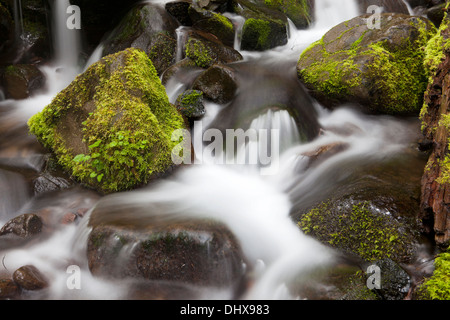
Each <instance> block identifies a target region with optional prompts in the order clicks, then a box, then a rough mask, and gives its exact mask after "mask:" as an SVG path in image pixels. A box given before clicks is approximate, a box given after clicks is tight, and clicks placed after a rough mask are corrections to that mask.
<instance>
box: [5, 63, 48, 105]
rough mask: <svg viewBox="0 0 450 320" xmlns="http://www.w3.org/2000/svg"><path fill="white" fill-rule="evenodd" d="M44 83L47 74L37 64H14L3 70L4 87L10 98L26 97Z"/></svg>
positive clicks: (6, 94) (7, 96)
mask: <svg viewBox="0 0 450 320" xmlns="http://www.w3.org/2000/svg"><path fill="white" fill-rule="evenodd" d="M44 83H45V76H44V74H43V73H42V72H41V71H40V70H39V68H38V67H36V66H35V65H12V66H9V67H7V68H6V69H5V70H4V72H3V87H4V88H5V96H6V98H8V99H26V98H28V97H29V96H30V95H32V94H33V92H35V91H37V90H39V89H41V88H42V87H43V86H44Z"/></svg>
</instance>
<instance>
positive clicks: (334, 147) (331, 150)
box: [301, 142, 349, 167]
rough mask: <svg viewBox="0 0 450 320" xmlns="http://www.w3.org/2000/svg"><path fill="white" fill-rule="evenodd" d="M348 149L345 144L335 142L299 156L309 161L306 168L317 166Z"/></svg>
mask: <svg viewBox="0 0 450 320" xmlns="http://www.w3.org/2000/svg"><path fill="white" fill-rule="evenodd" d="M348 147H349V146H348V144H346V143H342V142H335V143H330V144H327V145H323V146H320V147H318V148H317V149H315V150H312V151H308V152H304V153H302V154H301V155H302V156H304V157H307V158H308V159H309V161H308V167H311V166H317V165H318V164H320V163H321V162H323V161H325V160H326V159H328V158H329V157H332V156H333V155H335V154H336V153H339V152H342V151H345V150H346V149H347V148H348Z"/></svg>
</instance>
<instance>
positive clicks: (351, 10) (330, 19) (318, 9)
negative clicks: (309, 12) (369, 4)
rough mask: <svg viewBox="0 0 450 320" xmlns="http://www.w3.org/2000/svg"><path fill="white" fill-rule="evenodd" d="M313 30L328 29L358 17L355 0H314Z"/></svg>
mask: <svg viewBox="0 0 450 320" xmlns="http://www.w3.org/2000/svg"><path fill="white" fill-rule="evenodd" d="M314 15H315V23H314V28H318V29H329V28H331V27H334V26H335V25H337V24H339V23H341V22H343V21H346V20H349V19H352V18H354V17H356V16H358V15H359V10H358V3H357V2H356V1H355V0H316V1H315V4H314Z"/></svg>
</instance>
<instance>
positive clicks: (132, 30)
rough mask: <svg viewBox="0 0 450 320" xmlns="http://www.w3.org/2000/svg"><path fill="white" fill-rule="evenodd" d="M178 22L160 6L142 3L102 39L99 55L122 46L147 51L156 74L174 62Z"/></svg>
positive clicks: (118, 49) (120, 48)
mask: <svg viewBox="0 0 450 320" xmlns="http://www.w3.org/2000/svg"><path fill="white" fill-rule="evenodd" d="M177 27H178V22H177V21H176V20H175V19H174V18H173V17H172V16H171V15H170V14H169V13H167V12H166V11H165V10H164V9H163V8H161V7H159V6H157V5H154V4H150V3H146V4H140V5H137V6H135V7H133V9H131V10H130V11H129V12H128V13H127V14H126V15H125V16H124V17H123V19H122V20H121V22H120V23H119V25H118V26H117V27H116V28H115V29H114V30H113V31H112V32H111V33H110V34H109V35H108V37H107V38H106V40H105V41H103V46H104V49H103V56H106V55H109V54H112V53H116V52H119V51H122V50H125V49H126V48H130V47H133V48H138V49H141V50H143V51H145V52H146V53H147V55H148V56H149V58H150V59H151V60H152V62H153V64H154V66H155V68H156V70H157V72H158V74H161V73H162V72H163V71H164V70H166V69H167V68H168V67H169V66H171V65H172V64H173V63H175V58H176V49H177V40H176V39H177V36H176V32H175V30H176V28H177Z"/></svg>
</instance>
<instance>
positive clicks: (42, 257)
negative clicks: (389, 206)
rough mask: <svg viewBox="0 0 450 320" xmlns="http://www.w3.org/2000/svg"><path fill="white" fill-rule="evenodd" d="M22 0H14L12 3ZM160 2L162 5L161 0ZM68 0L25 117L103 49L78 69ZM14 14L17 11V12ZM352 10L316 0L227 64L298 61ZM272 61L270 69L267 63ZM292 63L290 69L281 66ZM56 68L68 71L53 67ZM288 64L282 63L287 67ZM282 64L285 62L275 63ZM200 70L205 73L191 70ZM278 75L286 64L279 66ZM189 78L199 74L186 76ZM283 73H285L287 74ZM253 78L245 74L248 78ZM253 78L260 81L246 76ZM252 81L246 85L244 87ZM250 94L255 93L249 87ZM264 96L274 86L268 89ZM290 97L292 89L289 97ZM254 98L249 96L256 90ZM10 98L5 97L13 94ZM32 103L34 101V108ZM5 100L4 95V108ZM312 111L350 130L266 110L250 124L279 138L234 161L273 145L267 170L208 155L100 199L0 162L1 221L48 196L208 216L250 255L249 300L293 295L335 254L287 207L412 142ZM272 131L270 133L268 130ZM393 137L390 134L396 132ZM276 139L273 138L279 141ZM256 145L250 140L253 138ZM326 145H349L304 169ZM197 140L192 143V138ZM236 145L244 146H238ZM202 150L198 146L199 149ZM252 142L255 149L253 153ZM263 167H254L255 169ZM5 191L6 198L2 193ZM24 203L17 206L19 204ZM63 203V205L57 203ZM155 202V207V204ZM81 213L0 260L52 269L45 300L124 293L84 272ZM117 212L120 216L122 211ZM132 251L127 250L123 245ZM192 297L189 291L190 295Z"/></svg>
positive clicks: (163, 215)
mask: <svg viewBox="0 0 450 320" xmlns="http://www.w3.org/2000/svg"><path fill="white" fill-rule="evenodd" d="M16 3H19V4H20V0H18V1H16ZM158 3H165V0H164V1H158ZM69 5H70V2H69V1H68V0H55V2H54V7H53V10H54V12H53V14H54V23H55V27H54V32H55V34H54V41H55V43H54V45H55V51H56V58H55V61H54V66H48V67H45V68H43V70H44V71H45V72H46V75H47V81H49V82H50V86H49V87H48V89H47V90H48V91H47V92H45V94H42V95H39V96H37V97H33V98H31V99H29V100H28V101H25V102H17V103H16V107H17V109H18V110H20V112H21V116H22V118H21V121H22V123H24V122H25V121H26V120H27V119H28V118H29V116H31V115H32V114H34V113H36V112H37V111H39V110H37V109H38V108H39V109H42V108H43V107H44V106H45V105H46V104H47V103H49V102H50V101H51V98H52V97H53V96H54V95H55V94H56V93H57V92H58V91H59V90H61V89H62V88H63V86H66V85H67V84H68V83H70V81H71V80H73V78H74V77H75V76H76V74H77V73H79V72H81V71H82V70H85V68H86V67H87V66H88V65H90V64H92V63H93V62H95V61H96V60H98V59H99V58H100V57H101V52H102V49H103V48H102V47H101V45H100V46H99V47H98V48H97V50H96V51H95V52H94V53H93V54H92V56H91V58H90V59H89V61H88V62H87V64H86V66H85V67H84V68H81V67H80V65H79V53H80V41H79V35H78V32H77V31H76V30H69V29H68V28H66V25H65V24H66V19H65V17H67V15H66V9H67V7H68V6H69ZM17 12H19V11H17ZM356 15H358V6H357V1H356V0H351V1H350V0H316V1H315V17H316V20H315V23H314V24H313V25H312V26H311V27H310V28H309V29H307V30H296V29H295V27H294V26H293V24H292V23H289V41H288V44H287V45H285V46H281V47H278V48H274V49H273V50H268V51H267V52H263V53H249V52H245V53H243V56H244V61H243V62H238V63H235V64H234V65H233V67H235V68H239V67H243V66H245V63H247V62H248V61H249V60H250V61H253V62H254V61H256V62H255V63H258V64H260V65H259V66H261V69H263V67H266V66H267V65H270V66H272V68H273V69H272V70H274V69H276V67H277V66H280V68H279V69H281V67H283V68H288V69H289V70H291V69H293V68H294V67H295V61H296V60H297V59H298V57H299V55H300V54H301V52H302V50H303V49H304V48H306V47H307V46H308V45H309V44H311V43H312V42H313V41H316V40H318V39H320V37H321V36H322V35H323V34H324V33H325V32H326V31H327V30H328V29H329V28H331V27H332V26H334V25H336V24H338V23H341V22H343V21H345V20H347V19H350V18H352V17H354V16H356ZM228 17H230V19H232V21H233V22H234V23H235V24H236V25H237V28H236V29H237V32H236V39H235V44H234V46H235V49H239V48H240V45H239V38H240V37H239V33H240V31H241V28H242V25H243V18H242V17H238V16H234V15H228ZM184 31H185V30H184V28H183V27H180V28H178V29H177V35H178V39H177V42H178V51H177V61H178V60H180V59H182V51H181V48H182V43H183V35H184ZM273 65H275V67H273ZM286 66H288V67H286ZM58 68H61V69H62V73H63V74H64V76H63V79H61V73H58V72H55V69H58ZM288 69H286V70H288ZM281 70H284V69H281ZM193 72H197V73H198V72H201V71H198V70H196V71H193ZM281 73H283V72H281ZM188 76H190V77H194V76H195V74H194V73H193V74H191V75H188ZM284 76H285V77H286V78H287V77H289V76H291V74H290V73H289V72H286V74H284ZM249 79H250V77H249ZM250 80H251V81H256V80H254V79H250ZM165 86H166V91H167V94H168V96H169V100H170V102H172V103H173V102H174V101H175V99H176V98H177V96H178V95H179V94H180V93H181V92H183V90H185V89H186V88H187V86H186V84H185V83H183V82H182V81H179V80H178V79H177V77H173V78H171V79H170V81H169V82H168V83H167V84H165ZM248 88H251V86H248ZM248 94H249V95H250V96H249V99H247V100H246V101H253V100H256V99H252V97H251V94H252V92H248ZM269 94H270V93H269ZM295 97H296V96H295ZM253 98H255V97H253ZM8 103H11V102H10V101H9V102H8ZM205 104H206V105H205V107H206V109H207V113H206V116H205V118H203V120H202V122H201V123H202V126H203V128H204V129H205V130H206V129H208V128H210V127H211V126H213V124H214V120H215V119H216V116H217V115H218V114H219V113H220V110H221V109H222V108H223V106H220V105H217V104H213V103H209V102H208V103H205ZM31 105H33V106H32V107H31ZM3 106H5V105H4V104H3V102H0V107H3ZM315 107H316V111H317V118H318V121H319V123H320V125H321V126H322V127H334V128H338V129H346V128H355V130H353V131H352V132H351V133H350V134H348V132H347V131H346V130H342V132H345V134H344V133H343V134H339V132H340V131H339V130H336V131H335V132H334V131H332V132H328V133H326V134H323V135H320V136H319V137H317V139H314V140H312V141H305V140H304V139H301V133H300V132H299V130H298V127H297V125H296V122H295V120H294V119H293V117H292V116H291V114H290V113H289V111H288V110H284V109H269V110H264V112H260V113H259V114H257V115H255V117H254V119H253V120H252V121H250V123H249V130H255V131H257V132H263V131H264V132H271V130H276V132H277V134H278V137H279V140H276V141H271V140H269V141H268V140H256V141H250V142H249V143H248V142H247V143H244V144H242V145H239V146H237V147H238V149H237V150H244V151H243V152H238V155H240V156H242V157H244V160H242V159H240V158H236V159H234V160H236V162H237V163H245V159H247V160H248V159H250V158H251V157H256V158H258V155H256V154H255V153H256V152H258V151H259V150H260V149H261V148H265V150H268V151H269V152H270V151H272V152H273V153H279V157H277V158H276V159H275V158H272V160H274V161H276V163H275V164H276V169H277V170H275V171H273V172H271V174H269V175H261V171H260V170H255V167H254V166H235V165H226V164H217V163H215V162H214V160H217V159H214V157H213V159H211V160H212V161H205V162H204V163H203V164H202V165H200V164H193V165H191V166H190V167H186V168H184V170H181V171H180V172H177V173H176V174H174V176H171V177H170V178H168V179H161V180H159V181H158V182H157V183H153V184H151V185H149V186H146V187H143V188H140V189H139V190H135V191H130V192H124V193H117V194H113V195H108V196H102V197H100V199H97V198H91V197H90V196H86V195H85V193H84V192H83V191H80V190H78V189H76V190H71V191H70V192H68V193H65V192H62V193H60V194H58V199H57V201H56V203H55V199H46V198H45V197H42V198H31V199H30V196H29V195H28V194H27V193H26V192H25V191H24V186H23V184H24V183H23V181H22V180H20V179H19V180H17V183H16V184H15V185H12V187H11V184H8V180H9V179H11V177H10V176H8V175H6V174H3V172H2V171H1V170H0V189H3V188H6V187H7V186H9V187H10V188H11V190H10V192H9V193H6V195H5V194H3V193H2V196H0V201H2V200H3V197H4V196H5V197H14V196H13V195H12V193H14V194H15V195H16V197H15V198H14V200H15V202H14V201H12V202H10V203H6V204H4V202H2V205H3V207H0V221H1V222H5V220H7V217H6V216H5V214H4V212H6V211H8V212H9V211H13V212H14V213H15V214H16V215H17V214H19V213H24V212H27V211H28V210H31V209H33V208H36V207H38V208H39V207H44V205H45V203H46V201H53V202H50V203H52V205H53V206H55V207H58V205H60V204H65V205H66V204H67V203H69V204H70V203H71V202H73V201H80V200H79V198H81V199H83V201H85V202H86V207H90V208H95V209H96V210H102V211H105V212H108V214H111V215H113V216H114V214H118V213H120V212H123V211H121V210H123V209H124V208H125V209H126V210H127V213H128V215H127V217H126V219H128V220H126V221H125V220H124V221H123V222H124V223H126V222H127V221H129V220H133V221H137V222H138V223H139V222H145V221H149V219H154V218H155V216H156V217H157V218H158V219H162V220H164V219H174V220H175V221H177V219H184V220H185V219H191V218H192V219H194V218H208V219H214V220H217V221H220V222H222V223H223V224H225V225H226V226H227V227H228V228H229V230H231V231H232V233H233V234H234V235H235V236H236V238H237V239H238V240H239V243H240V245H241V247H242V250H243V252H244V254H245V256H246V258H247V259H248V263H249V264H250V265H249V267H251V268H253V270H255V272H254V273H253V274H252V275H251V276H252V279H251V280H252V286H251V287H249V288H248V290H246V291H245V292H244V293H243V294H242V297H241V298H245V299H297V298H302V297H299V296H297V295H295V294H292V293H291V292H290V290H289V288H288V287H289V283H291V282H292V281H293V280H294V279H295V281H306V280H307V279H308V277H309V276H310V274H311V271H313V270H315V271H317V270H321V268H326V267H327V266H329V265H331V264H332V263H334V261H335V253H334V252H333V251H331V250H330V249H329V248H327V247H325V246H324V245H322V244H320V243H319V242H318V241H316V240H314V239H312V238H310V237H308V236H306V235H304V234H303V233H302V232H301V231H300V229H299V228H298V226H297V225H296V224H295V223H294V221H293V220H292V218H291V216H290V213H291V210H292V208H293V207H297V206H300V207H301V206H303V207H307V206H308V205H309V204H311V203H313V202H314V201H315V200H317V199H319V198H320V197H321V196H323V195H324V194H326V192H327V191H329V190H330V189H331V188H333V187H335V186H336V183H337V182H340V181H342V180H344V179H345V177H346V174H347V173H348V172H349V171H350V170H352V169H353V168H354V167H355V166H356V165H358V164H360V163H361V162H364V161H373V160H377V159H381V158H383V157H386V156H387V155H391V154H392V153H395V152H396V151H399V150H402V147H404V146H405V145H406V144H407V143H408V141H409V140H408V139H409V138H410V132H409V130H408V127H407V126H405V125H403V124H402V123H399V122H397V121H396V120H393V119H391V118H372V117H364V116H361V115H359V114H357V113H355V112H354V111H352V110H349V109H346V108H343V109H341V110H337V111H326V110H324V109H323V108H322V107H321V106H320V105H318V104H316V105H315ZM195 134H196V136H194V137H193V139H194V140H195V139H200V140H202V137H203V134H204V131H199V132H195ZM271 137H272V138H273V136H271ZM392 137H395V139H392ZM277 142H278V143H277ZM253 143H254V145H253ZM332 143H345V144H347V145H348V146H349V147H348V148H347V150H346V151H345V152H341V153H339V154H338V155H336V156H332V157H330V158H329V159H327V160H326V161H324V162H323V163H321V164H320V165H318V166H316V167H312V168H308V167H307V165H306V159H305V157H302V156H301V155H302V154H304V153H305V152H307V151H311V150H315V149H316V148H317V147H319V146H322V145H327V144H332ZM194 147H195V146H194ZM239 148H240V149H239ZM196 150H198V149H196ZM255 150H256V151H255ZM257 169H259V168H257ZM3 195H4V196H3ZM21 204H22V205H21ZM61 207H63V206H61ZM155 207H157V208H158V210H157V212H155V210H152V208H155ZM91 214H92V213H91V212H89V213H87V214H86V215H85V216H84V217H83V219H82V221H81V223H80V224H78V225H71V226H68V227H67V228H63V229H61V230H58V232H56V233H55V234H54V235H52V236H51V237H49V238H48V239H46V240H45V241H43V242H42V243H37V244H33V245H30V246H28V247H26V248H12V249H10V250H6V251H3V252H2V254H3V255H5V256H6V259H5V260H4V264H5V265H6V266H7V267H8V269H10V270H14V268H18V267H20V266H22V265H25V264H34V265H35V266H36V267H38V268H39V269H40V270H41V271H42V272H43V273H45V274H47V275H50V277H49V278H50V288H49V289H48V290H47V291H46V293H45V294H46V296H44V297H42V298H43V299H79V298H81V299H123V298H127V292H128V290H129V289H130V287H129V284H128V283H127V281H125V280H121V279H116V280H106V279H99V278H96V277H94V276H92V275H91V274H90V272H89V268H88V265H87V261H86V257H85V256H84V254H85V250H86V243H87V238H88V236H89V233H90V231H91V227H90V226H89V219H90V215H91ZM118 219H121V218H120V217H119V218H118ZM125 254H129V252H124V255H125ZM67 261H75V263H77V264H78V265H79V266H80V268H81V271H82V279H83V280H82V281H83V282H82V286H81V288H82V289H81V290H67V289H66V283H65V281H66V279H67V273H66V269H64V268H61V266H65V264H64V263H66V262H67ZM209 290H211V288H205V289H204V292H203V295H202V296H201V297H202V298H205V299H208V298H211V297H213V298H214V297H216V296H215V295H210V293H211V291H209ZM220 296H221V297H226V298H234V297H233V296H232V293H231V292H221V293H220ZM187 298H190V297H187Z"/></svg>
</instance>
